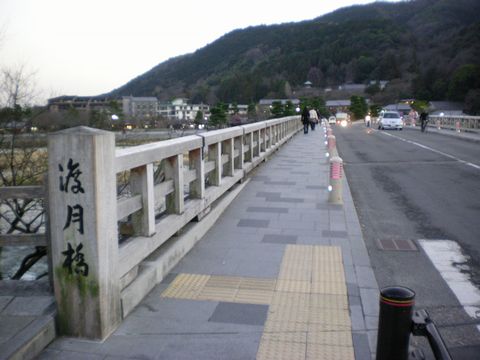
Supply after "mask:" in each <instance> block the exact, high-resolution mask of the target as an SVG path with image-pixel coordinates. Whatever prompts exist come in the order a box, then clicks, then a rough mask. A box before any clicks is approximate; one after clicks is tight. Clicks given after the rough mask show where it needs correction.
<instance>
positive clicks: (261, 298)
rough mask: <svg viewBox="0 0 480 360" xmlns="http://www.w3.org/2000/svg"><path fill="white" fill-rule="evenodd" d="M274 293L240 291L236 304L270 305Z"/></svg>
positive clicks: (268, 291) (250, 290)
mask: <svg viewBox="0 0 480 360" xmlns="http://www.w3.org/2000/svg"><path fill="white" fill-rule="evenodd" d="M272 297H273V291H271V290H267V291H265V290H252V289H238V292H237V295H236V296H235V299H234V302H238V303H243V304H260V305H262V304H264V305H270V303H271V302H272Z"/></svg>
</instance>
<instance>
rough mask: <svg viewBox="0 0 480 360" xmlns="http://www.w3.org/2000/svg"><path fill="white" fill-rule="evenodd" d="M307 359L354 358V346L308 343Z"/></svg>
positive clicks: (332, 359)
mask: <svg viewBox="0 0 480 360" xmlns="http://www.w3.org/2000/svg"><path fill="white" fill-rule="evenodd" d="M306 355H307V356H306V358H305V359H307V360H318V359H322V360H354V359H355V355H354V352H353V347H341V346H330V345H324V344H310V343H309V344H308V345H307V354H306Z"/></svg>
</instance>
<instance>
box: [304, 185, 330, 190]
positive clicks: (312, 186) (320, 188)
mask: <svg viewBox="0 0 480 360" xmlns="http://www.w3.org/2000/svg"><path fill="white" fill-rule="evenodd" d="M305 188H306V189H309V190H326V189H327V186H326V185H307V186H305Z"/></svg>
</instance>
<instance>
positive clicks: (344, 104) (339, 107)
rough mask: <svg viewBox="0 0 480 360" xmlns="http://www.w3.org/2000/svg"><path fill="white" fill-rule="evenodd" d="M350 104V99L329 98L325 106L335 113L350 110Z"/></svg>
mask: <svg viewBox="0 0 480 360" xmlns="http://www.w3.org/2000/svg"><path fill="white" fill-rule="evenodd" d="M350 105H351V101H350V100H327V101H326V102H325V107H326V108H327V110H328V111H329V112H330V113H331V114H335V113H337V112H348V110H349V108H350Z"/></svg>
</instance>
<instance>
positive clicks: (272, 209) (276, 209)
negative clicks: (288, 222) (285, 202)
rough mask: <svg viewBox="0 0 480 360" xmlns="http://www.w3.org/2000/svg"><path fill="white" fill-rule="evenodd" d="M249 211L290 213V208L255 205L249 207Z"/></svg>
mask: <svg viewBox="0 0 480 360" xmlns="http://www.w3.org/2000/svg"><path fill="white" fill-rule="evenodd" d="M247 212H256V213H274V214H286V213H288V208H285V207H281V208H279V207H259V206H253V207H249V208H247Z"/></svg>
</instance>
